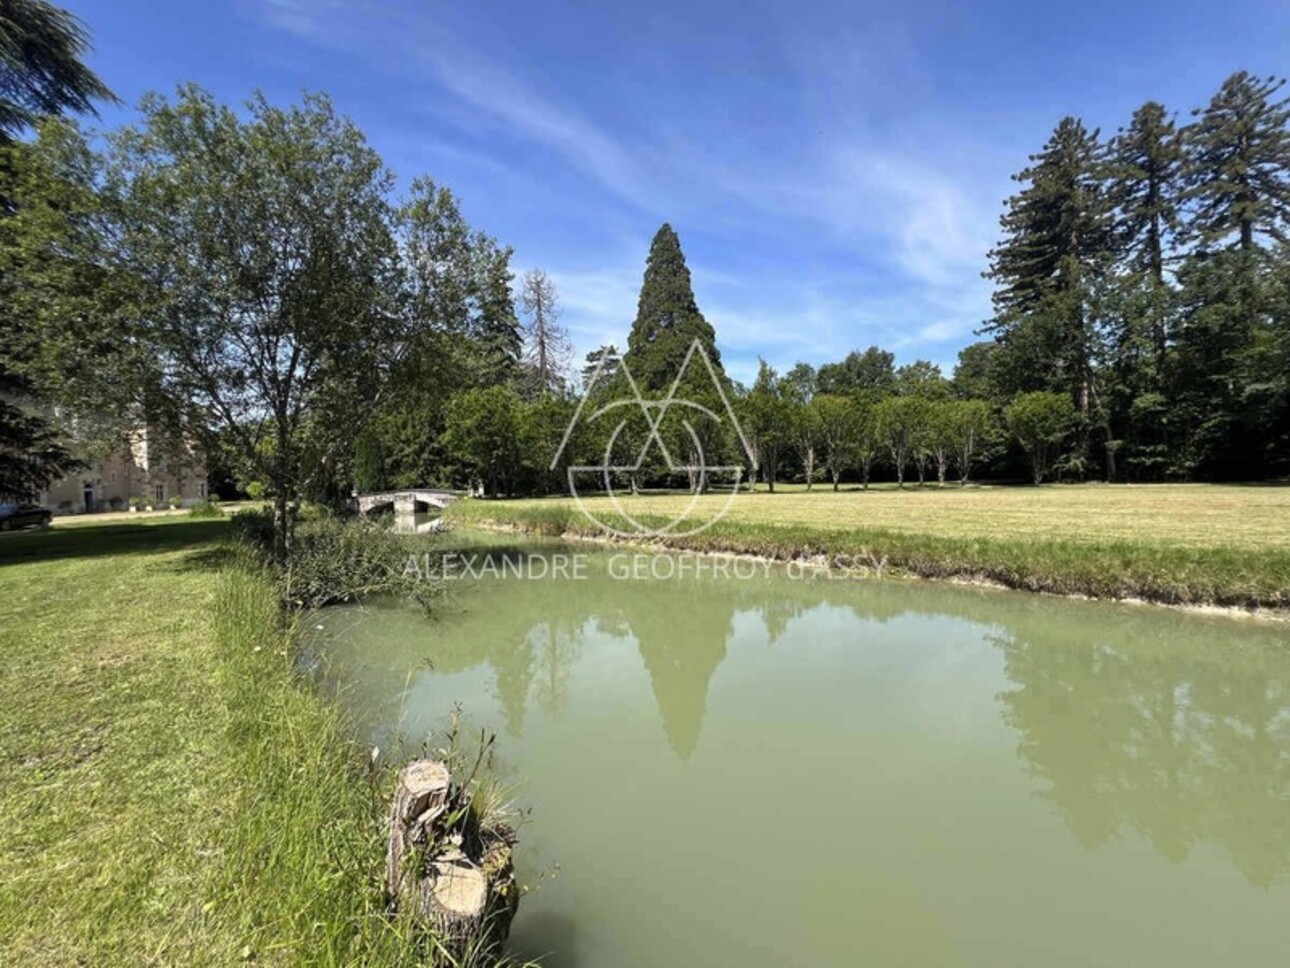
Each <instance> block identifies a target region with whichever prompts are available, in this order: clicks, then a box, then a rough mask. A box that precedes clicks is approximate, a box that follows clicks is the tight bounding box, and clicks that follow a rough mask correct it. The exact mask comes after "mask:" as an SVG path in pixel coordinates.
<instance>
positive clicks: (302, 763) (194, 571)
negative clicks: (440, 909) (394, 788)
mask: <svg viewBox="0 0 1290 968" xmlns="http://www.w3.org/2000/svg"><path fill="white" fill-rule="evenodd" d="M225 528H226V524H225V523H224V522H218V521H215V522H209V521H193V520H191V519H186V518H182V517H170V518H158V519H154V520H151V521H148V522H147V523H142V522H141V523H134V522H131V523H128V524H121V523H113V524H107V525H98V526H88V527H86V526H80V527H75V526H70V527H69V526H64V525H60V526H56V527H55V528H54V529H52V530H51V531H48V532H45V533H37V534H11V535H3V536H0V964H24V963H30V964H40V965H59V964H66V965H73V964H77V965H84V964H92V965H95V966H100V965H148V964H230V963H236V962H238V961H240V960H242V959H243V958H247V957H254V958H255V959H256V960H257V961H259V962H260V963H287V962H308V963H316V964H329V963H334V964H340V963H346V964H348V963H356V962H359V961H362V962H366V963H380V964H394V963H398V962H400V961H401V960H402V959H401V954H400V952H401V951H402V945H401V943H400V940H399V939H398V938H397V937H394V936H393V932H392V931H391V930H389V928H388V927H387V926H386V924H385V920H384V919H383V918H382V917H380V914H379V911H378V909H377V905H378V904H379V891H378V889H377V883H378V878H379V876H380V874H381V865H382V863H383V855H382V844H381V832H380V814H379V809H380V797H379V795H378V796H373V794H372V791H371V790H370V789H369V787H368V784H367V783H366V782H365V780H364V778H363V777H362V776H361V775H360V774H359V772H358V769H357V767H356V765H355V762H354V760H353V757H352V753H351V751H350V749H349V747H348V746H347V745H346V743H345V742H344V740H343V739H342V736H343V730H342V724H341V723H340V722H339V719H338V713H337V712H336V711H335V710H334V708H332V707H331V706H329V705H328V704H326V703H324V702H322V701H320V700H319V699H318V698H317V697H316V696H314V695H313V694H312V693H311V692H310V691H309V690H306V689H301V688H299V687H298V683H297V682H296V680H295V676H294V674H293V672H292V665H291V661H290V658H289V656H288V655H287V651H286V646H287V642H288V639H287V638H286V637H285V636H284V632H283V629H282V627H281V617H280V614H279V612H278V610H277V607H276V602H275V597H274V592H273V589H272V587H271V585H270V584H269V583H268V581H267V579H266V578H265V576H263V575H261V574H258V573H257V572H256V571H255V569H254V568H253V567H252V566H251V565H249V563H247V562H245V561H243V560H235V559H237V558H238V556H237V555H236V554H235V553H234V552H232V551H230V549H229V548H228V547H227V546H226V545H224V544H222V543H221V542H220V541H219V539H220V538H221V537H223V535H224V534H225ZM360 953H361V955H360Z"/></svg>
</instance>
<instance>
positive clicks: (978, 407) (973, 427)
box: [945, 400, 994, 486]
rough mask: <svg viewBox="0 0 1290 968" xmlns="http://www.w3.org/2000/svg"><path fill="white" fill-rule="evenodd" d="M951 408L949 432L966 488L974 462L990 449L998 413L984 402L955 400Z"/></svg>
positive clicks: (960, 478) (960, 479)
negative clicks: (995, 414)
mask: <svg viewBox="0 0 1290 968" xmlns="http://www.w3.org/2000/svg"><path fill="white" fill-rule="evenodd" d="M948 406H949V410H948V413H947V420H946V428H945V429H946V432H947V434H948V437H949V444H950V446H951V447H952V448H953V454H954V463H955V465H956V466H957V467H958V472H959V484H960V485H961V486H963V485H966V484H967V482H968V479H969V478H970V477H971V475H972V464H973V462H974V461H976V460H977V459H979V458H980V456H981V455H982V454H983V453H984V452H985V450H986V449H987V447H988V446H989V443H990V437H991V431H992V429H993V426H994V414H993V412H992V410H991V408H990V405H989V404H988V403H986V402H985V401H984V400H954V401H952V402H951V403H950V404H949V405H948Z"/></svg>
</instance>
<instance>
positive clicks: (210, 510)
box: [188, 498, 228, 518]
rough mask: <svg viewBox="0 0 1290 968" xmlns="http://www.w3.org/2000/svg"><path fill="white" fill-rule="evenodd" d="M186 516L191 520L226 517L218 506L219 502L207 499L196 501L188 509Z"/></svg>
mask: <svg viewBox="0 0 1290 968" xmlns="http://www.w3.org/2000/svg"><path fill="white" fill-rule="evenodd" d="M188 516H189V517H191V518H224V517H228V515H226V514H225V513H224V509H223V508H221V507H220V506H219V502H217V501H213V500H211V499H209V498H207V499H205V500H202V501H198V502H197V503H196V504H194V505H193V506H192V507H191V508H189V509H188Z"/></svg>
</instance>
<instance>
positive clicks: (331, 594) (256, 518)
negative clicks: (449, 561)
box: [233, 508, 439, 608]
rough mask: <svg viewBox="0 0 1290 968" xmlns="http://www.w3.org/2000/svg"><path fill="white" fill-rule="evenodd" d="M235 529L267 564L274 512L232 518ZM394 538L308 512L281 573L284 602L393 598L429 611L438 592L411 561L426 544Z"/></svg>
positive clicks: (310, 604)
mask: <svg viewBox="0 0 1290 968" xmlns="http://www.w3.org/2000/svg"><path fill="white" fill-rule="evenodd" d="M233 525H234V527H235V528H236V529H237V531H238V532H239V533H240V534H241V535H242V536H243V537H244V538H246V539H247V540H248V541H249V542H250V543H251V544H252V545H253V546H254V547H255V548H256V549H258V550H259V552H260V554H261V556H262V558H263V559H264V561H265V562H266V563H267V562H269V561H270V560H271V557H272V550H273V512H272V511H270V510H268V509H267V508H263V509H249V508H248V509H246V510H243V511H238V512H237V513H236V514H234V515H233ZM412 540H413V541H415V542H416V543H415V544H413V543H411V542H409V541H408V539H405V538H403V537H402V536H400V535H397V534H395V533H394V532H393V531H391V530H390V529H389V527H388V526H385V525H382V524H380V523H377V522H374V521H368V520H367V519H365V518H356V519H353V520H345V519H343V518H338V517H335V516H334V515H330V514H326V513H325V512H323V511H321V510H320V509H317V508H309V509H306V510H305V512H304V513H303V516H302V520H301V521H300V522H299V523H298V524H297V525H296V531H295V540H294V542H293V544H292V549H291V558H290V561H289V562H288V563H287V566H286V567H285V568H282V569H279V571H278V590H279V593H280V595H281V596H282V600H283V601H284V602H285V603H287V604H289V605H294V606H298V607H302V608H316V607H320V606H323V605H332V604H337V603H340V602H353V601H357V600H358V599H360V598H364V597H367V596H369V595H395V596H398V597H401V598H405V599H408V600H410V601H414V602H416V603H417V604H419V605H421V606H422V607H427V608H428V607H429V605H430V601H431V599H432V598H433V597H434V595H435V594H436V593H437V591H438V590H439V586H438V584H437V583H435V582H430V581H426V580H425V579H424V578H423V576H422V575H421V574H420V571H419V569H418V570H409V569H408V567H407V565H408V558H409V556H410V555H412V554H415V553H416V552H417V550H418V549H421V550H424V542H423V541H420V540H418V539H412Z"/></svg>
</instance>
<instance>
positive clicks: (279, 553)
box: [273, 486, 295, 567]
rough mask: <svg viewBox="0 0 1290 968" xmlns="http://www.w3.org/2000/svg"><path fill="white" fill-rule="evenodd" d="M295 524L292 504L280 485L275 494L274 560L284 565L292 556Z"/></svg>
mask: <svg viewBox="0 0 1290 968" xmlns="http://www.w3.org/2000/svg"><path fill="white" fill-rule="evenodd" d="M294 524H295V521H294V520H293V519H292V516H291V504H290V502H289V501H288V500H287V495H286V493H285V491H284V489H283V488H282V487H280V486H279V487H278V488H277V493H276V494H274V496H273V560H274V561H276V562H277V563H278V564H279V565H281V566H284V567H285V566H286V564H287V562H288V561H289V560H290V558H291V544H292V538H293V537H294V535H293V533H292V532H293V531H294V530H295V529H294Z"/></svg>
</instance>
